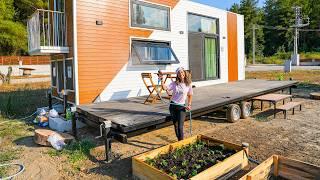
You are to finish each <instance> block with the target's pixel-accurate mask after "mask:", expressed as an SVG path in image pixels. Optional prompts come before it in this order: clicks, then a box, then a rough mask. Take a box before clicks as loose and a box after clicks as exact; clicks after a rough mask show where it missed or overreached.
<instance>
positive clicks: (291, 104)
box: [277, 102, 303, 119]
mask: <svg viewBox="0 0 320 180" xmlns="http://www.w3.org/2000/svg"><path fill="white" fill-rule="evenodd" d="M302 103H303V102H288V103H286V104H285V105H282V106H279V107H277V110H281V111H283V113H284V118H285V119H287V111H288V110H290V109H292V114H294V108H295V107H298V106H300V111H301V110H302Z"/></svg>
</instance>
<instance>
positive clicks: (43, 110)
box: [37, 108, 47, 116]
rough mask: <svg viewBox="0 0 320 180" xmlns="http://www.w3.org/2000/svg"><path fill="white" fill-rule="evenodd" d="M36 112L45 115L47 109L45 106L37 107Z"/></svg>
mask: <svg viewBox="0 0 320 180" xmlns="http://www.w3.org/2000/svg"><path fill="white" fill-rule="evenodd" d="M37 113H38V115H39V116H45V115H46V114H47V111H46V110H45V108H39V109H37Z"/></svg>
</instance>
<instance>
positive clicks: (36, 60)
mask: <svg viewBox="0 0 320 180" xmlns="http://www.w3.org/2000/svg"><path fill="white" fill-rule="evenodd" d="M19 61H22V65H46V64H50V56H0V65H19Z"/></svg>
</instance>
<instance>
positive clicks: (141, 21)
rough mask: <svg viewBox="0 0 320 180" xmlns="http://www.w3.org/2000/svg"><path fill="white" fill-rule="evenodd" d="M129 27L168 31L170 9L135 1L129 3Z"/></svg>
mask: <svg viewBox="0 0 320 180" xmlns="http://www.w3.org/2000/svg"><path fill="white" fill-rule="evenodd" d="M131 26H132V27H142V28H151V29H159V30H166V31H169V30H170V9H169V8H168V7H164V6H159V5H154V4H149V3H145V2H141V1H137V0H132V3H131Z"/></svg>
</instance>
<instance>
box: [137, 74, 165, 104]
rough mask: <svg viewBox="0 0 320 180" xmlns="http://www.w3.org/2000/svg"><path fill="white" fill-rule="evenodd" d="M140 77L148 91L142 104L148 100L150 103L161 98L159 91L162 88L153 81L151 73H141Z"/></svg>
mask: <svg viewBox="0 0 320 180" xmlns="http://www.w3.org/2000/svg"><path fill="white" fill-rule="evenodd" d="M141 77H142V80H143V83H144V85H145V86H146V88H147V89H148V91H149V96H148V97H147V99H146V100H145V101H144V104H146V103H147V102H150V103H151V104H154V103H156V102H157V100H160V99H161V97H160V93H161V89H162V87H161V85H157V84H155V83H154V82H153V80H152V74H151V73H141ZM148 82H149V83H148Z"/></svg>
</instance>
